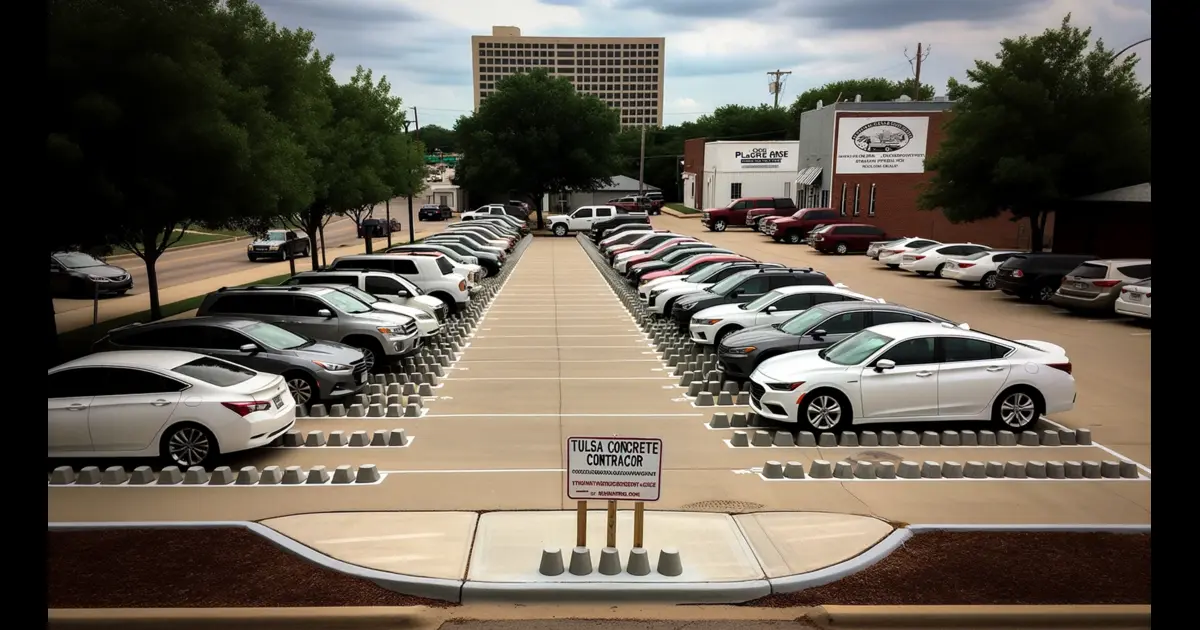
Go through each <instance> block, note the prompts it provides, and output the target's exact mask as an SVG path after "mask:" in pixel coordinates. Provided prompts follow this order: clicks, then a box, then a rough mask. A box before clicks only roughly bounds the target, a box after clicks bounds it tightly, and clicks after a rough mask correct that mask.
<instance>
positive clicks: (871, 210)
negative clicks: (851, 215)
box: [867, 184, 875, 217]
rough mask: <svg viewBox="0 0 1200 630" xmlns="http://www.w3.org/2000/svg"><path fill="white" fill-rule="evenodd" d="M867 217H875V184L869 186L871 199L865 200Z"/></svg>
mask: <svg viewBox="0 0 1200 630" xmlns="http://www.w3.org/2000/svg"><path fill="white" fill-rule="evenodd" d="M867 216H869V217H873V216H875V184H871V197H870V198H869V199H867Z"/></svg>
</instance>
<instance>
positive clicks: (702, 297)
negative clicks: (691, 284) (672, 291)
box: [675, 291, 725, 313]
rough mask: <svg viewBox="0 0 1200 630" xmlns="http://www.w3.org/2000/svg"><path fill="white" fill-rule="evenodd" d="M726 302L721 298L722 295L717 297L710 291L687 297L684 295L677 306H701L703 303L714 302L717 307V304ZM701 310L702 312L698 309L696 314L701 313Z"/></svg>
mask: <svg viewBox="0 0 1200 630" xmlns="http://www.w3.org/2000/svg"><path fill="white" fill-rule="evenodd" d="M724 301H725V297H724V296H721V295H717V294H716V293H710V292H708V291H697V292H696V293H689V294H687V295H684V296H683V297H680V298H679V301H677V302H675V305H676V306H683V305H685V304H700V303H703V302H712V306H716V305H717V304H720V303H722V302H724ZM700 310H701V309H700V308H696V309H695V312H697V313H699V312H700Z"/></svg>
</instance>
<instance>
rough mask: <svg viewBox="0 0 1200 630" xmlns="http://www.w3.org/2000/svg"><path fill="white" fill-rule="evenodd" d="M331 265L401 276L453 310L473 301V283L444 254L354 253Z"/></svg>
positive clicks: (333, 267) (331, 266) (331, 267)
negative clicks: (468, 281) (469, 283)
mask: <svg viewBox="0 0 1200 630" xmlns="http://www.w3.org/2000/svg"><path fill="white" fill-rule="evenodd" d="M329 267H330V269H335V270H339V271H344V270H346V269H371V270H375V271H386V272H388V273H394V274H396V275H398V276H402V277H404V278H405V279H407V280H408V281H409V282H412V283H413V284H415V285H417V286H418V287H421V290H422V291H424V292H425V293H426V294H427V295H429V296H430V297H435V298H437V299H439V300H441V301H442V302H443V303H444V304H445V305H446V308H447V309H448V310H449V311H450V312H451V313H457V312H458V311H459V310H460V309H465V308H466V307H467V306H468V305H470V303H471V289H472V288H473V287H469V286H468V284H467V278H466V277H465V276H463V275H462V274H458V273H455V272H454V265H453V264H452V263H451V262H450V259H449V258H447V257H446V256H444V255H442V254H436V253H427V252H413V253H411V254H354V255H351V256H342V257H341V258H338V259H337V260H335V261H333V264H332V265H330V266H329Z"/></svg>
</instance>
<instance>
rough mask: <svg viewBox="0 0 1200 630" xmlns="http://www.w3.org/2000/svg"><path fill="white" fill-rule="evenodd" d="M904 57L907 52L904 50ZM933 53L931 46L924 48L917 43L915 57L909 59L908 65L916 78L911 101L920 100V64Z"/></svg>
mask: <svg viewBox="0 0 1200 630" xmlns="http://www.w3.org/2000/svg"><path fill="white" fill-rule="evenodd" d="M904 52H905V56H907V54H908V51H907V50H905V51H904ZM931 52H933V45H929V46H925V45H923V44H922V43H921V42H917V56H916V57H910V58H909V60H908V63H909V64H910V65H911V66H912V67H913V75H914V76H915V78H916V83H917V85H916V87H914V88H913V100H914V101H919V100H921V63H922V62H924V61H925V60H926V59H928V58H929V53H931Z"/></svg>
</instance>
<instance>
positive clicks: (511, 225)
mask: <svg viewBox="0 0 1200 630" xmlns="http://www.w3.org/2000/svg"><path fill="white" fill-rule="evenodd" d="M475 223H476V224H477V225H478V224H491V225H495V226H497V227H501V228H504V229H506V230H509V231H511V232H512V233H513V235H514V236H516V237H518V238H520V237H522V236H525V235H526V234H529V224H528V223H526V222H525V221H524V220H522V219H518V218H516V217H511V216H508V215H503V216H487V217H479V218H478V219H475Z"/></svg>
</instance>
